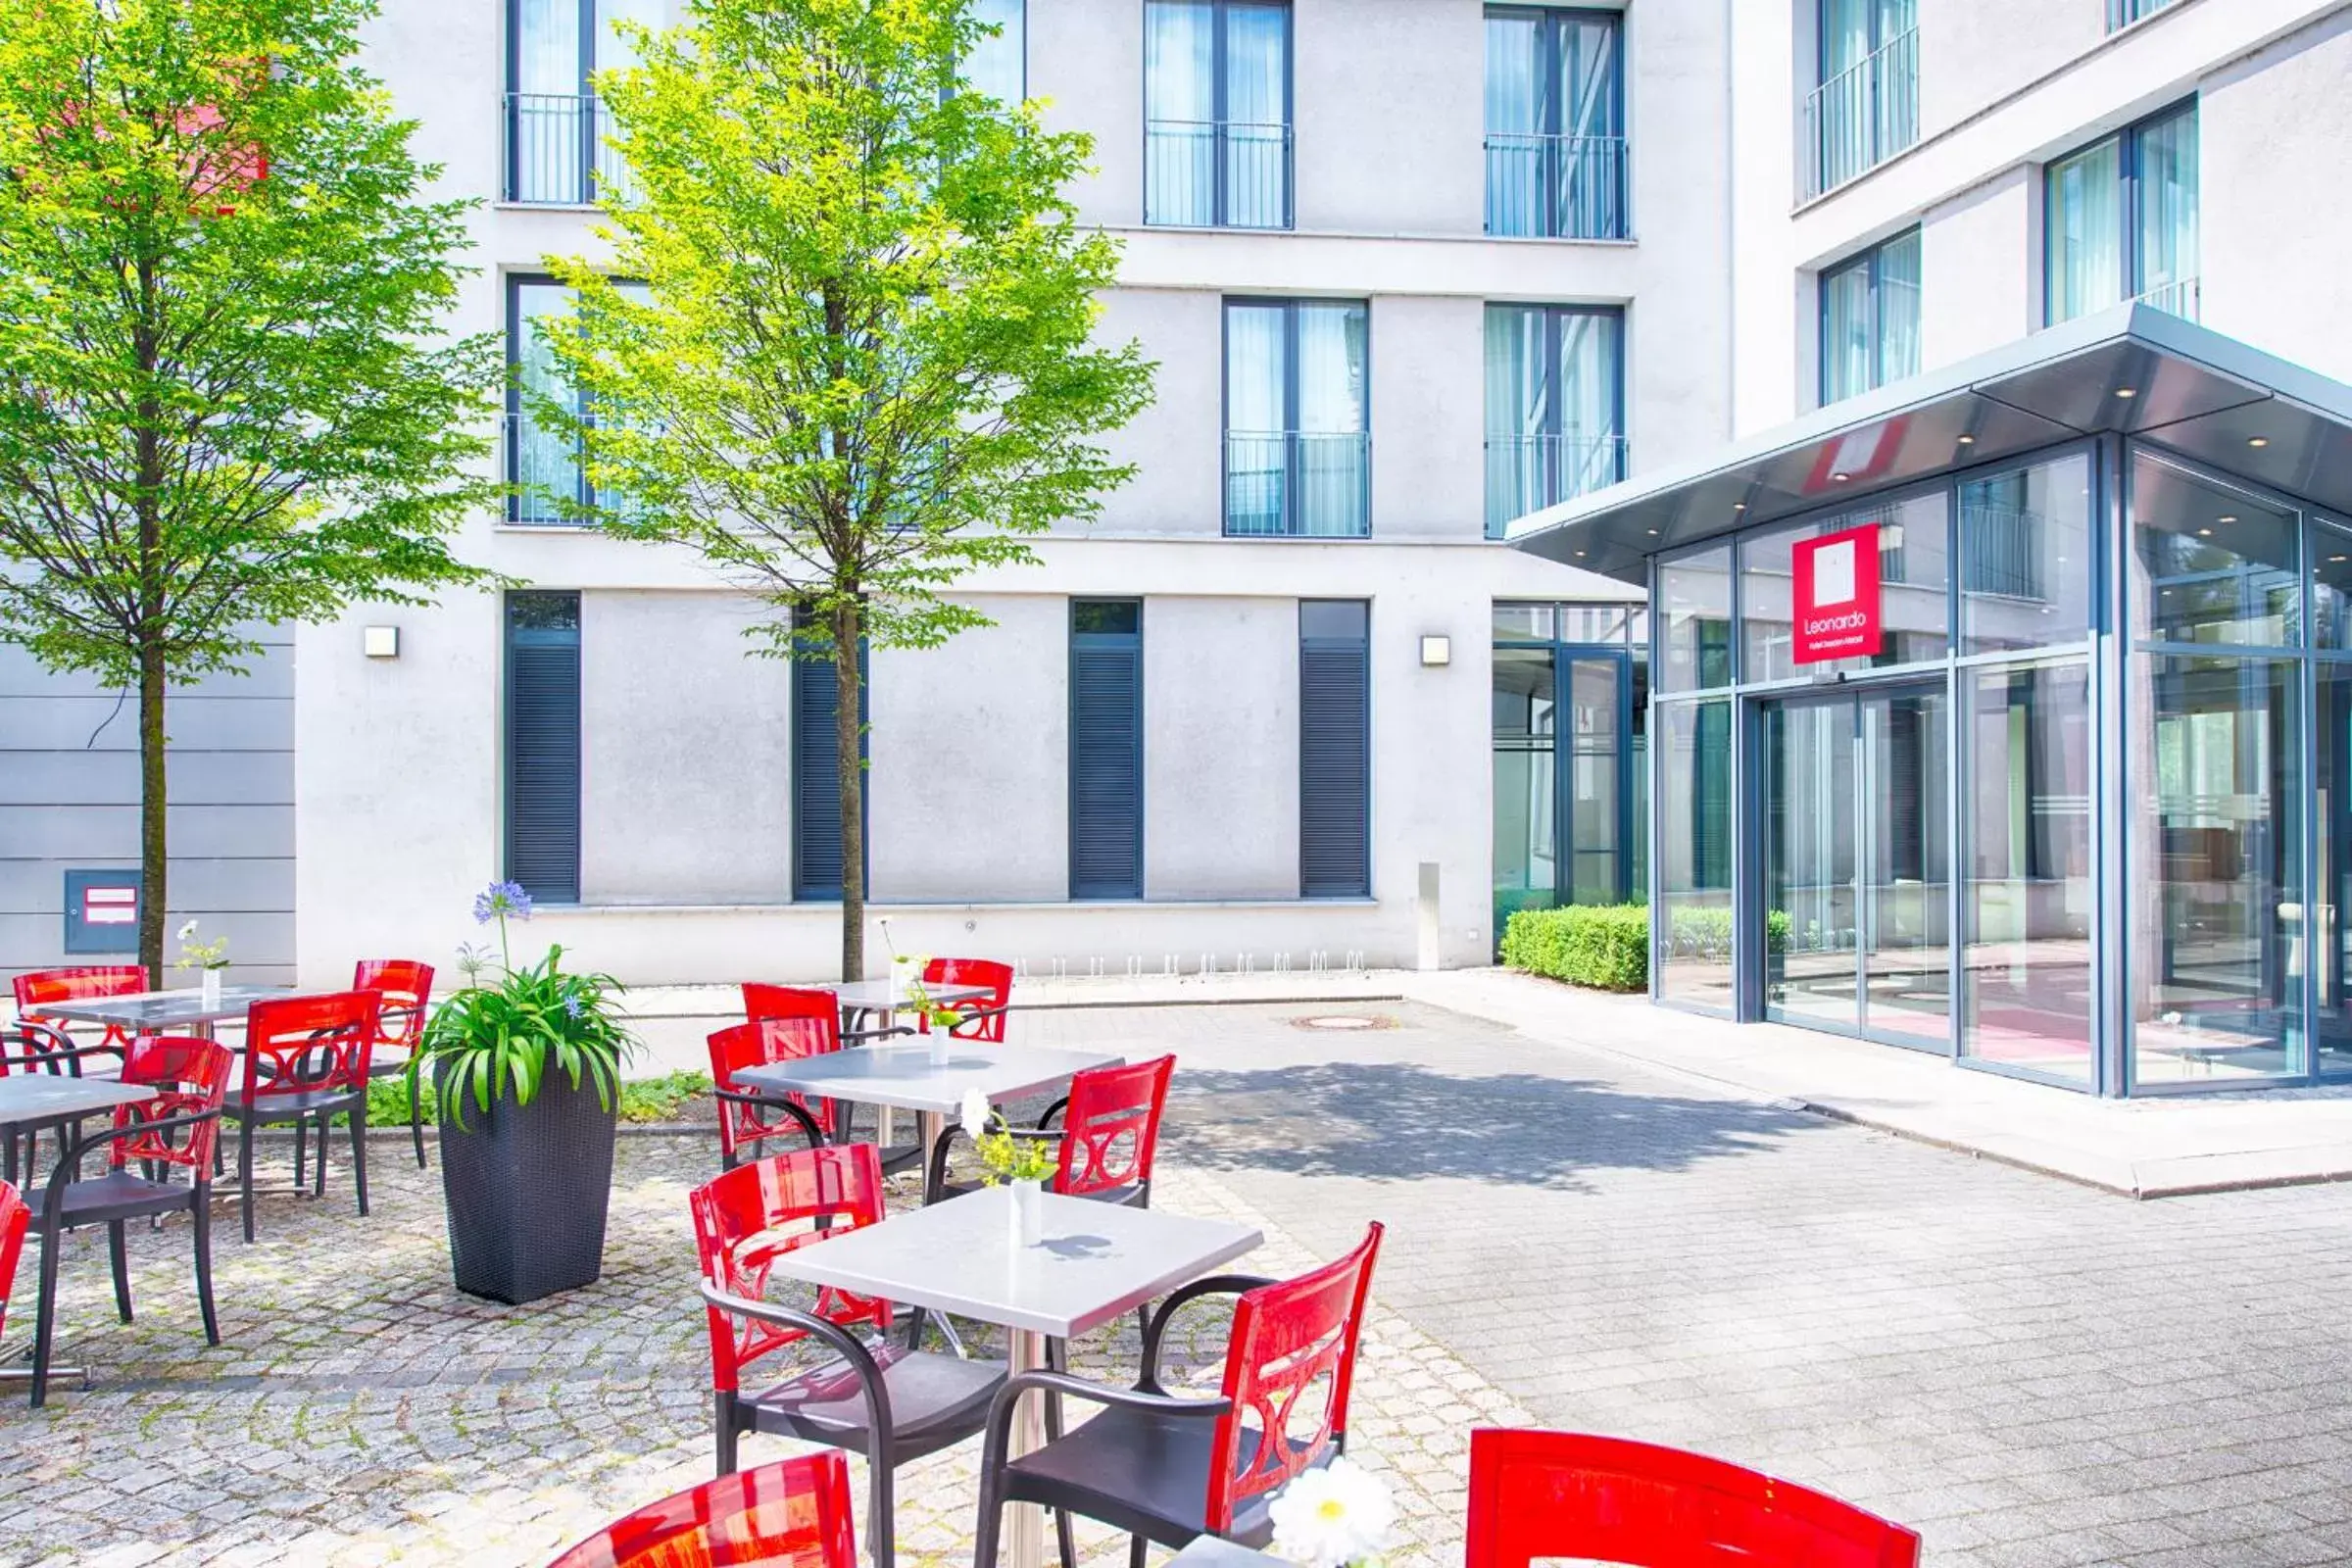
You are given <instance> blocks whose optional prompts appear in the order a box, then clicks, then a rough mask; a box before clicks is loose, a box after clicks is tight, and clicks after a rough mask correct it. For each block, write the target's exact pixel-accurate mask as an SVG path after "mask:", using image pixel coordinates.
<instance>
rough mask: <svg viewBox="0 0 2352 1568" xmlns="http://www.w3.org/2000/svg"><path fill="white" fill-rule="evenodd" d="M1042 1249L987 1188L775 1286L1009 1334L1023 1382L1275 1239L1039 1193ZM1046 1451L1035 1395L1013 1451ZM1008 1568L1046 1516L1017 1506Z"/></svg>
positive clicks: (863, 1234)
mask: <svg viewBox="0 0 2352 1568" xmlns="http://www.w3.org/2000/svg"><path fill="white" fill-rule="evenodd" d="M1039 1201H1040V1202H1042V1203H1043V1204H1044V1225H1043V1227H1042V1232H1043V1235H1044V1238H1045V1239H1044V1240H1043V1241H1042V1242H1040V1243H1039V1244H1038V1245H1037V1246H1035V1247H1023V1246H1022V1245H1021V1244H1020V1241H1019V1239H1018V1237H1017V1235H1016V1233H1015V1226H1014V1218H1013V1208H1012V1193H1011V1191H1010V1190H1009V1189H1007V1188H1003V1187H990V1188H985V1189H983V1190H982V1191H980V1192H977V1193H972V1194H969V1195H967V1196H965V1197H962V1198H956V1199H951V1200H949V1201H946V1202H944V1203H933V1204H931V1205H930V1206H929V1207H927V1208H916V1209H908V1210H907V1211H905V1212H902V1213H898V1214H893V1215H892V1216H890V1217H889V1218H888V1219H885V1220H883V1221H881V1222H880V1223H879V1224H875V1225H868V1226H866V1227H865V1228H863V1229H862V1230H855V1231H847V1232H844V1233H843V1234H841V1235H839V1236H833V1237H828V1238H827V1239H826V1240H825V1241H823V1242H821V1243H819V1244H818V1245H816V1246H814V1247H803V1248H800V1249H797V1250H793V1251H790V1252H779V1253H777V1254H776V1256H775V1257H774V1258H773V1260H772V1261H771V1262H770V1263H769V1265H768V1269H769V1273H770V1275H771V1276H772V1275H778V1274H781V1275H785V1276H787V1277H789V1278H792V1279H796V1280H800V1281H803V1282H804V1283H806V1284H809V1285H816V1286H831V1287H832V1288H834V1289H835V1290H840V1291H847V1292H849V1293H851V1294H852V1295H855V1296H862V1297H871V1298H876V1299H882V1300H886V1301H890V1302H893V1303H894V1304H897V1305H902V1306H914V1307H921V1308H924V1309H926V1310H929V1311H933V1312H940V1313H952V1314H954V1315H956V1316H957V1317H965V1318H972V1319H976V1320H978V1321H980V1322H983V1323H998V1324H1002V1325H1003V1326H1004V1327H1005V1330H1006V1334H1005V1338H1006V1340H1007V1341H1008V1342H1009V1350H1010V1356H1009V1359H1010V1363H1011V1370H1012V1372H1013V1373H1015V1374H1016V1375H1017V1374H1019V1373H1022V1372H1033V1371H1036V1370H1038V1369H1039V1368H1041V1367H1043V1366H1044V1365H1045V1364H1046V1341H1047V1340H1049V1339H1056V1340H1069V1339H1074V1338H1076V1337H1077V1336H1078V1335H1081V1334H1085V1333H1087V1332H1089V1331H1090V1330H1093V1329H1096V1328H1100V1327H1101V1326H1102V1325H1103V1324H1105V1323H1108V1322H1111V1321H1112V1320H1114V1319H1116V1318H1119V1317H1122V1316H1124V1315H1125V1314H1126V1313H1129V1312H1132V1311H1134V1310H1135V1309H1136V1308H1137V1307H1139V1306H1141V1305H1143V1304H1144V1303H1145V1302H1146V1301H1150V1300H1154V1299H1158V1298H1160V1297H1162V1296H1165V1295H1167V1294H1168V1293H1169V1292H1170V1291H1172V1290H1174V1289H1175V1288H1176V1287H1178V1286H1180V1285H1184V1284H1186V1283H1188V1282H1190V1281H1192V1280H1196V1279H1199V1278H1200V1277H1201V1275H1203V1274H1207V1273H1210V1272H1211V1271H1213V1270H1215V1269H1217V1268H1219V1267H1221V1266H1222V1265H1224V1264H1226V1263H1230V1262H1232V1261H1233V1260H1234V1259H1235V1258H1237V1257H1240V1256H1241V1255H1242V1254H1243V1253H1245V1252H1247V1251H1249V1250H1251V1249H1252V1248H1254V1247H1256V1246H1257V1245H1258V1244H1259V1243H1260V1242H1262V1241H1264V1240H1265V1237H1264V1236H1263V1234H1261V1233H1260V1232H1258V1231H1256V1230H1253V1229H1251V1228H1250V1227H1249V1226H1247V1225H1236V1224H1233V1223H1231V1222H1229V1221H1226V1220H1214V1219H1195V1218H1193V1217H1191V1216H1189V1215H1185V1214H1174V1213H1170V1212H1169V1211H1168V1210H1166V1209H1163V1208H1128V1207H1125V1206H1123V1205H1121V1204H1117V1203H1097V1202H1090V1201H1087V1200H1085V1199H1083V1198H1063V1197H1061V1196H1059V1195H1058V1194H1054V1193H1046V1194H1043V1195H1041V1197H1040V1200H1039ZM1044 1441H1045V1415H1044V1408H1043V1405H1042V1404H1041V1402H1040V1398H1039V1397H1036V1396H1032V1397H1029V1398H1026V1399H1024V1400H1022V1401H1021V1405H1020V1409H1019V1411H1018V1412H1017V1413H1016V1416H1015V1418H1014V1421H1013V1426H1012V1451H1013V1452H1014V1453H1016V1454H1021V1453H1027V1452H1029V1451H1030V1450H1032V1449H1034V1448H1036V1447H1037V1446H1039V1445H1040V1444H1041V1443H1043V1442H1044ZM1005 1547H1006V1553H1007V1559H1008V1561H1009V1563H1010V1564H1011V1568H1038V1565H1039V1563H1040V1562H1041V1561H1042V1559H1043V1557H1044V1555H1045V1517H1044V1514H1043V1513H1042V1512H1041V1511H1040V1510H1038V1509H1037V1508H1035V1507H1033V1506H1031V1505H1029V1504H1027V1503H1021V1504H1016V1505H1015V1506H1014V1507H1013V1511H1012V1518H1011V1519H1010V1520H1009V1521H1008V1528H1007V1530H1006V1532H1005Z"/></svg>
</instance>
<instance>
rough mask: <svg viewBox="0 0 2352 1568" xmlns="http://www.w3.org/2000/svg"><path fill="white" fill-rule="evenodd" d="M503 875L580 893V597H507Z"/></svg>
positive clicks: (571, 900) (527, 886) (539, 894)
mask: <svg viewBox="0 0 2352 1568" xmlns="http://www.w3.org/2000/svg"><path fill="white" fill-rule="evenodd" d="M506 727H507V766H506V775H507V777H506V784H507V847H506V861H507V879H508V880H509V881H512V882H519V883H521V884H522V886H523V890H524V891H525V892H527V893H529V894H530V896H531V897H532V898H534V899H537V900H540V901H541V902H543V903H548V904H576V903H578V902H579V897H580V596H579V595H578V594H550V593H524V594H509V595H508V596H507V726H506Z"/></svg>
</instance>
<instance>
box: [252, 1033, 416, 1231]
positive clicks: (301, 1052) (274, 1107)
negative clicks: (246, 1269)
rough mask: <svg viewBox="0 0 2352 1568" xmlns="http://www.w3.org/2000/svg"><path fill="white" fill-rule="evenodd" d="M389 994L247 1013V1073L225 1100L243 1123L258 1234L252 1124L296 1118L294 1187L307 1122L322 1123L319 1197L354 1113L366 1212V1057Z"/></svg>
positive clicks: (355, 1165) (355, 1159) (355, 1154)
mask: <svg viewBox="0 0 2352 1568" xmlns="http://www.w3.org/2000/svg"><path fill="white" fill-rule="evenodd" d="M382 1005H383V998H382V997H381V996H380V995H378V994H377V993H376V992H373V991H337V992H333V993H330V994H328V995H325V996H318V997H283V998H279V999H277V1000H274V1001H270V1002H257V1003H255V1004H254V1005H252V1006H251V1007H250V1008H248V1009H247V1010H246V1013H245V1079H244V1082H243V1083H242V1084H240V1085H239V1086H238V1089H237V1092H236V1094H235V1095H234V1096H233V1097H232V1098H231V1099H230V1100H229V1102H228V1103H227V1104H226V1105H225V1106H223V1107H222V1108H223V1110H224V1111H225V1112H226V1114H227V1116H228V1119H229V1120H231V1121H233V1122H235V1123H236V1124H237V1197H238V1200H239V1201H240V1202H242V1203H243V1204H244V1208H245V1239H246V1240H247V1241H249V1242H250V1241H252V1240H253V1230H254V1215H253V1130H254V1129H255V1128H256V1127H266V1126H273V1125H279V1124H283V1123H286V1122H291V1123H293V1124H294V1129H295V1141H294V1190H295V1191H297V1192H299V1191H301V1190H302V1157H303V1145H304V1143H305V1142H306V1141H307V1140H306V1138H305V1136H304V1133H303V1126H304V1124H305V1122H306V1121H311V1120H316V1121H317V1123H318V1126H319V1173H318V1177H317V1185H316V1187H315V1188H314V1190H313V1196H314V1197H319V1198H323V1197H325V1196H326V1135H327V1129H328V1125H329V1122H330V1121H331V1119H332V1118H334V1117H335V1116H338V1115H348V1116H350V1118H351V1166H352V1180H353V1186H354V1188H355V1190H356V1191H357V1193H358V1195H359V1200H360V1212H361V1213H362V1214H365V1213H367V1212H368V1058H369V1055H370V1054H371V1053H372V1051H373V1050H374V1047H375V1030H376V1018H377V1015H378V1013H379V1012H380V1011H381V1009H382Z"/></svg>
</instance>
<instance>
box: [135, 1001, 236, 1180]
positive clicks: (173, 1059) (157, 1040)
mask: <svg viewBox="0 0 2352 1568" xmlns="http://www.w3.org/2000/svg"><path fill="white" fill-rule="evenodd" d="M235 1059H236V1058H235V1057H234V1056H233V1055H232V1054H230V1052H229V1050H228V1048H227V1047H226V1046H223V1045H221V1044H220V1043H218V1042H217V1041H211V1040H198V1039H195V1038H194V1037H192V1036H186V1035H149V1036H147V1037H146V1038H144V1039H141V1040H134V1041H132V1042H131V1043H130V1054H129V1055H128V1056H127V1057H126V1058H125V1059H124V1061H123V1082H124V1083H126V1084H146V1085H150V1086H152V1087H153V1088H154V1089H155V1091H156V1095H155V1098H154V1099H153V1100H150V1101H147V1102H145V1103H141V1104H136V1105H118V1106H116V1107H115V1126H116V1127H117V1128H118V1129H122V1128H137V1127H143V1126H146V1125H149V1124H151V1123H154V1122H160V1121H168V1120H170V1119H171V1118H172V1117H174V1116H200V1115H202V1114H204V1113H205V1112H206V1111H208V1110H219V1109H220V1108H221V1101H222V1099H224V1098H225V1097H226V1095H227V1093H228V1074H229V1069H230V1067H231V1065H232V1064H233V1063H234V1061H235ZM186 1131H187V1137H186V1139H185V1140H184V1141H181V1142H178V1143H174V1142H172V1133H171V1132H165V1133H144V1132H141V1133H134V1134H133V1135H132V1136H131V1137H128V1138H118V1139H116V1140H115V1141H114V1146H113V1147H114V1154H113V1164H114V1168H115V1169H117V1170H121V1169H122V1168H123V1166H124V1165H127V1164H129V1163H130V1162H131V1161H133V1160H137V1161H139V1162H140V1163H141V1164H153V1165H173V1166H178V1167H180V1168H181V1169H184V1170H189V1171H193V1172H195V1174H196V1176H197V1177H198V1178H199V1179H201V1178H203V1177H205V1176H208V1175H209V1174H210V1173H211V1171H212V1168H213V1150H214V1147H215V1146H216V1145H217V1144H218V1143H219V1142H220V1138H221V1122H220V1120H219V1118H217V1117H216V1118H215V1119H213V1120H211V1121H206V1122H199V1123H197V1124H196V1125H195V1126H193V1127H190V1128H188V1129H187V1130H186Z"/></svg>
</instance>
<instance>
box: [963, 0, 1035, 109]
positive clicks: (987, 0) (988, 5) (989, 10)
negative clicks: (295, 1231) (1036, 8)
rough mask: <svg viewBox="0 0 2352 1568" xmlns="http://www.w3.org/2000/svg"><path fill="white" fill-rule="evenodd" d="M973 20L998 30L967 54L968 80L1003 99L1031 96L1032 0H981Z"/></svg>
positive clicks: (965, 75) (1012, 100)
mask: <svg viewBox="0 0 2352 1568" xmlns="http://www.w3.org/2000/svg"><path fill="white" fill-rule="evenodd" d="M972 20H973V21H975V22H978V23H980V24H982V25H986V26H991V27H995V28H996V29H997V31H996V32H995V33H994V34H993V35H990V34H983V35H982V36H981V38H980V40H979V41H978V42H977V43H974V44H973V45H972V52H971V53H970V54H968V55H966V56H965V57H964V61H963V78H964V80H966V81H968V82H970V83H971V85H972V88H973V90H974V91H976V92H982V93H986V94H987V95H988V96H989V97H991V98H994V99H996V100H998V101H999V102H1001V103H1006V104H1017V103H1019V102H1020V101H1021V100H1022V99H1024V98H1026V97H1028V96H1029V62H1028V53H1029V50H1028V43H1029V39H1028V0H978V4H976V5H974V6H973V7H972Z"/></svg>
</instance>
